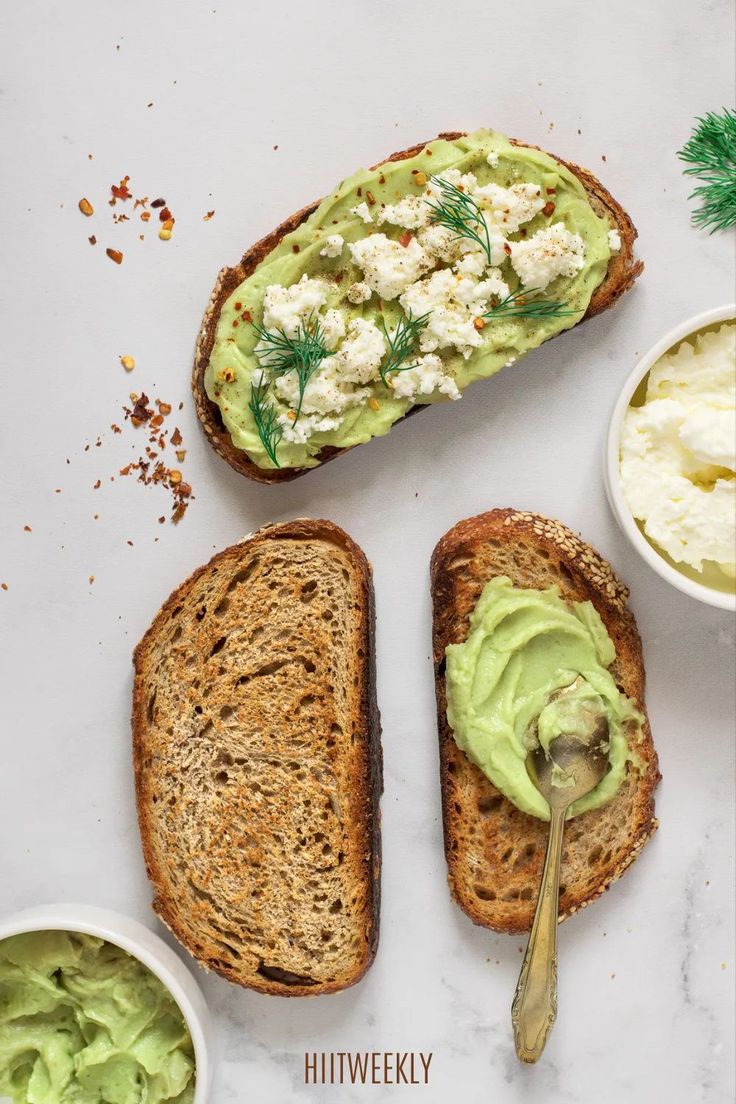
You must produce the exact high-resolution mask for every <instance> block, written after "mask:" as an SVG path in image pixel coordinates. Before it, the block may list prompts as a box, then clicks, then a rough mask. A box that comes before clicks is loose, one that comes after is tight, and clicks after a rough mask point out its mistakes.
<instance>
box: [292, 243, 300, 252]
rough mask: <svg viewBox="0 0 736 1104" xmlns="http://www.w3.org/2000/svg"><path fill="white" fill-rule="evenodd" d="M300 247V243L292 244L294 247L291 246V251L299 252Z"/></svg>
mask: <svg viewBox="0 0 736 1104" xmlns="http://www.w3.org/2000/svg"><path fill="white" fill-rule="evenodd" d="M299 248H300V247H299V246H298V245H292V247H291V252H292V253H298V252H299Z"/></svg>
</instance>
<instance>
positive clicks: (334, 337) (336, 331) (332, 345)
mask: <svg viewBox="0 0 736 1104" xmlns="http://www.w3.org/2000/svg"><path fill="white" fill-rule="evenodd" d="M320 324H321V326H322V334H323V337H324V344H325V347H326V348H327V349H336V348H337V343H338V341H339V340H340V338H341V337H344V336H345V317H344V315H343V314H342V311H339V310H328V311H325V313H324V315H323V316H322V317H321V318H320Z"/></svg>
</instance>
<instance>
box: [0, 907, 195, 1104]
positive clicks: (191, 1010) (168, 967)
mask: <svg viewBox="0 0 736 1104" xmlns="http://www.w3.org/2000/svg"><path fill="white" fill-rule="evenodd" d="M35 931H72V932H82V933H83V934H85V935H96V936H98V937H99V938H100V939H106V940H107V942H108V943H114V944H115V946H117V947H121V948H122V949H123V950H124V951H127V952H128V954H131V955H133V957H134V958H137V959H139V961H140V962H142V963H143V965H144V966H147V967H148V968H149V970H151V972H152V973H154V974H155V975H156V977H157V978H159V979H160V980H161V981H162V982H163V984H164V985H165V986H166V988H167V989H168V990H169V992H170V993H171V995H172V997H173V998H174V1000H175V1001H176V1003H177V1004H178V1005H179V1008H180V1009H181V1011H182V1014H183V1016H184V1019H185V1020H186V1024H187V1027H188V1028H189V1033H190V1035H191V1036H192V1042H193V1044H194V1061H195V1068H196V1072H197V1082H196V1089H195V1093H194V1104H207V1102H208V1100H209V1095H210V1086H211V1081H212V1066H211V1063H210V1059H209V1054H210V1052H211V1047H210V1041H211V1034H212V1028H211V1026H210V1017H209V1012H208V1010H207V1005H206V1004H205V1002H204V997H203V996H202V993H201V991H200V988H199V986H198V985H197V983H196V981H195V980H194V978H193V977H192V975H191V973H190V972H189V970H188V969H187V967H186V966H185V965H184V963H183V962H182V961H181V959H180V958H179V956H178V955H176V954H175V953H174V951H172V950H171V948H170V947H168V946H167V945H166V944H165V943H164V941H163V939H160V938H159V936H157V935H156V934H155V933H154V932H152V931H150V929H149V928H146V927H145V926H144V925H143V924H139V923H138V921H137V920H131V919H130V917H128V916H123V915H121V914H120V913H118V912H110V911H108V910H107V909H101V908H95V907H93V906H92V905H77V904H74V905H43V906H41V907H40V908H31V909H25V910H24V911H23V912H16V913H14V914H13V915H12V916H8V917H7V918H6V919H1V920H0V939H6V938H7V937H8V936H10V935H21V934H23V933H25V932H35Z"/></svg>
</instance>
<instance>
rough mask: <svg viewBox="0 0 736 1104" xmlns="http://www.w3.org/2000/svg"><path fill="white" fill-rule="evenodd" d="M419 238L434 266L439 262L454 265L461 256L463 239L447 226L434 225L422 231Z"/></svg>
mask: <svg viewBox="0 0 736 1104" xmlns="http://www.w3.org/2000/svg"><path fill="white" fill-rule="evenodd" d="M417 237H418V241H419V244H420V245H421V247H422V249H423V250H424V251H425V253H426V254H427V256H428V257H430V258H431V260H432V262H433V264H437V262H438V261H443V262H444V263H445V264H452V262H453V261H455V260H457V258H458V257H459V256H460V241H461V239H460V238H459V237H458V236H457V234H456V233H455V232H454V230H448V229H447V227H446V226H438V225H436V224H432V225H431V226H428V227H427V228H426V230H421V231H420V232H419V234H418V235H417ZM476 248H477V246H476Z"/></svg>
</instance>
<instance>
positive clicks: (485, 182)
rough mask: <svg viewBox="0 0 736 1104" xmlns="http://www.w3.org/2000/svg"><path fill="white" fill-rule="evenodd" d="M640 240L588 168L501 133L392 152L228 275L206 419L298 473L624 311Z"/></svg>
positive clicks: (209, 342)
mask: <svg viewBox="0 0 736 1104" xmlns="http://www.w3.org/2000/svg"><path fill="white" fill-rule="evenodd" d="M635 238H636V230H635V228H634V226H633V223H632V222H631V220H630V218H629V217H628V215H627V214H626V212H625V211H624V210H623V208H622V207H621V206H620V205H619V204H618V203H617V202H616V201H615V200H614V199H613V197H612V196H611V195H610V193H609V192H608V191H607V190H606V189H605V188H604V187H603V185H602V184H600V182H599V181H598V180H596V178H595V177H594V176H593V175H592V174H590V173H589V172H588V171H587V170H584V169H580V168H579V167H577V166H574V165H571V164H568V163H566V162H564V161H561V160H560V159H558V158H555V157H553V156H552V155H550V154H547V153H544V152H543V151H541V150H538V149H536V148H535V147H532V146H526V145H524V144H523V143H520V142H517V141H515V140H509V139H506V138H504V137H503V136H502V135H500V134H497V133H496V132H494V131H490V130H479V131H476V132H475V133H473V134H469V135H465V134H461V133H452V134H443V135H440V136H439V137H438V138H437V139H434V140H433V141H431V142H428V143H422V144H421V145H417V146H414V147H412V148H411V149H408V150H405V151H402V152H400V153H397V154H394V155H392V156H391V157H390V158H388V159H387V160H385V161H384V162H382V163H380V164H379V165H377V166H375V167H374V168H373V169H371V170H360V171H359V172H358V173H355V174H354V175H353V176H351V177H349V178H348V179H347V180H345V181H344V182H343V183H342V184H340V185H338V187H337V188H336V189H335V190H334V191H333V192H332V193H331V194H330V195H329V196H327V197H326V198H325V199H323V200H322V201H321V202H320V203H318V204H312V205H310V206H309V207H306V208H304V209H303V210H301V211H299V212H297V213H296V214H295V215H293V216H292V217H291V218H290V219H287V220H286V221H285V222H284V223H282V225H281V226H279V227H278V228H277V229H276V230H275V231H273V232H272V233H271V234H269V235H268V236H267V237H265V238H263V239H262V240H261V241H260V242H258V243H257V244H256V245H254V246H253V247H252V248H251V249H249V250H248V251H247V252H246V254H245V255H244V257H243V258H242V260H241V262H240V263H239V264H238V265H237V266H235V267H234V268H225V269H223V270H222V271H221V272H220V274H219V277H218V280H217V283H216V285H215V288H214V290H213V293H212V296H211V299H210V303H209V306H208V308H207V311H206V313H205V318H204V321H203V323H202V328H201V330H200V333H199V337H198V339H197V346H196V355H195V365H194V375H193V389H194V395H195V400H196V406H197V412H198V415H199V418H200V421H201V423H202V426H203V428H204V431H205V433H206V435H207V437H208V439H209V441H210V443H211V444H212V445H213V447H214V448H215V449H216V451H217V452H218V453H219V454H220V455H221V456H222V457H223V458H224V459H226V460H227V461H228V463H230V464H231V466H232V467H234V468H235V469H236V470H237V471H239V472H241V473H242V474H244V475H247V476H249V477H250V478H252V479H256V480H258V481H260V482H268V483H272V482H282V481H284V480H289V479H293V478H295V477H297V476H298V475H300V474H303V473H304V472H305V471H307V470H309V469H310V468H313V467H317V466H319V465H320V464H322V463H325V462H326V461H328V460H330V459H333V458H334V457H335V456H338V455H341V454H342V453H343V452H344V451H345V450H346V449H348V448H352V447H354V446H355V445H357V444H360V443H364V442H366V441H368V440H370V439H371V438H372V437H375V436H381V435H383V434H385V433H387V432H388V431H389V430H390V429H391V428H392V426H394V425H395V424H396V423H397V422H399V421H401V420H403V419H404V418H405V417H407V416H408V415H409V414H411V413H415V412H416V411H417V410H420V409H422V408H423V407H424V406H425V405H427V404H429V403H434V402H441V401H451V400H453V399H458V398H460V397H461V396H462V395H463V394H464V392H465V389H466V388H467V386H469V384H470V383H472V382H474V381H476V380H480V379H485V378H488V377H489V376H491V375H493V374H495V372H497V371H499V370H500V369H501V368H503V367H510V366H511V365H512V364H514V363H515V362H516V361H517V360H518V359H519V358H520V357H522V356H524V355H525V354H526V353H527V352H529V351H530V350H531V349H533V348H535V347H537V346H538V345H540V344H542V343H543V342H544V341H546V340H548V339H549V338H551V337H553V336H555V335H556V334H559V333H561V332H562V331H563V330H565V329H569V328H570V327H571V326H574V325H576V324H577V323H579V322H580V321H582V320H583V319H585V318H589V317H592V316H593V315H594V314H597V313H599V312H600V311H602V310H604V309H605V308H606V307H608V306H610V305H611V304H612V303H613V302H615V300H616V299H617V298H618V297H619V296H620V295H621V294H622V293H623V292H624V291H626V290H627V288H629V287H630V286H631V285H632V284H633V282H634V280H635V279H636V277H637V276H638V275H639V273H640V272H641V270H642V267H643V266H642V264H641V262H639V261H636V260H635V259H634V254H633V244H634V240H635Z"/></svg>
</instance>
